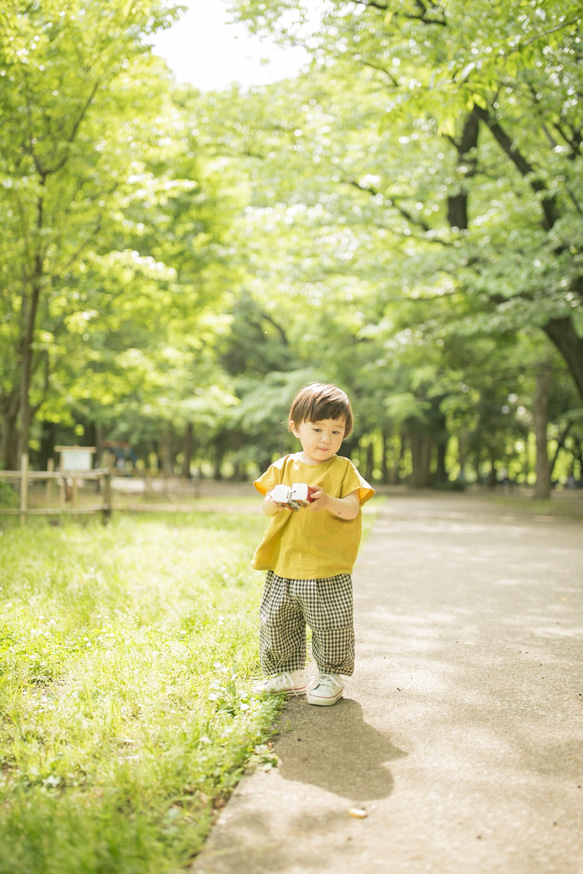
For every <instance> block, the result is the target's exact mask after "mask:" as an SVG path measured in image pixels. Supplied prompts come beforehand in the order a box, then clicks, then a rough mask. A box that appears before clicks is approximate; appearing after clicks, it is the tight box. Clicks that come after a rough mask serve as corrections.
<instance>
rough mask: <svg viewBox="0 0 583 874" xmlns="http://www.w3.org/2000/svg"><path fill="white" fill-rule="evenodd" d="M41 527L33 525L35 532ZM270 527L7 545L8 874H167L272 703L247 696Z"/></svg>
mask: <svg viewBox="0 0 583 874" xmlns="http://www.w3.org/2000/svg"><path fill="white" fill-rule="evenodd" d="M35 522H38V520H35ZM264 527H265V519H264V517H263V516H262V515H260V514H246V515H243V514H240V513H232V512H231V513H208V514H200V513H198V514H197V513H191V514H188V515H180V516H178V515H169V514H165V515H164V516H163V517H162V516H141V515H138V516H114V518H113V520H112V522H111V523H110V524H109V525H108V526H106V527H103V526H102V525H101V523H100V522H99V521H96V520H95V521H90V522H86V524H81V523H80V522H71V523H66V524H64V525H63V526H59V527H52V526H50V525H45V524H43V523H38V524H34V522H31V524H29V526H28V527H26V528H17V527H14V526H5V527H4V529H3V530H2V529H0V617H1V618H0V720H1V721H0V768H1V771H0V874H69V872H70V874H73V872H74V874H98V872H99V874H118V872H119V874H142V872H144V874H145V872H147V874H158V872H160V874H161V872H164V874H171V872H177V871H181V870H184V866H185V865H186V864H187V863H188V862H189V860H190V859H191V858H192V856H193V855H195V854H196V853H197V851H198V850H199V849H200V847H201V845H202V842H203V840H204V838H205V836H206V834H207V832H208V829H209V827H210V824H211V822H212V818H213V815H214V813H215V811H216V810H217V809H218V808H220V806H221V805H222V804H223V803H224V801H225V799H226V798H227V797H228V796H229V794H230V793H231V791H232V789H233V787H234V786H235V785H236V783H237V781H238V780H239V778H240V775H241V773H242V771H243V770H244V769H245V768H246V767H248V766H249V764H250V763H255V764H259V765H261V766H265V767H268V766H269V765H270V751H269V744H268V738H269V736H270V733H271V730H272V729H271V726H272V725H273V722H274V717H275V713H276V712H277V709H278V707H279V706H280V705H279V702H278V701H277V700H276V701H272V700H269V701H263V700H256V699H254V698H253V696H252V695H251V687H252V685H253V679H254V677H256V676H258V675H259V669H258V663H257V642H256V637H257V621H256V615H257V608H258V603H259V598H260V593H261V583H262V578H261V575H260V574H258V573H257V572H256V571H253V570H252V569H251V568H250V567H249V561H250V558H251V555H252V551H253V548H254V547H255V545H256V544H257V543H258V542H259V538H260V536H261V533H262V531H263V529H264Z"/></svg>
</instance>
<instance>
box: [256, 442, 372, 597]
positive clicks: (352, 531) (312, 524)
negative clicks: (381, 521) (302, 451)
mask: <svg viewBox="0 0 583 874" xmlns="http://www.w3.org/2000/svg"><path fill="white" fill-rule="evenodd" d="M279 483H283V484H284V485H286V486H291V485H293V484H294V483H307V484H308V485H310V486H320V487H321V488H322V489H324V491H325V492H326V493H327V494H328V495H331V496H332V497H334V498H345V497H346V495H349V494H351V492H354V491H358V497H359V501H360V505H361V507H362V505H363V504H364V503H365V502H366V501H368V500H369V498H372V496H373V495H374V489H373V488H372V487H371V486H370V485H369V484H368V483H367V481H366V480H365V479H364V478H363V477H362V476H361V475H360V473H359V472H358V470H357V469H356V468H355V466H354V465H353V463H352V462H351V461H350V459H349V458H343V457H341V456H339V455H334V456H332V458H329V459H328V461H325V462H323V464H305V463H304V462H303V461H300V460H299V458H298V456H297V455H285V456H284V457H283V458H280V459H278V461H275V462H274V463H273V464H272V465H271V466H270V467H269V468H268V469H267V470H266V471H265V473H264V474H262V476H260V477H259V479H257V480H255V482H254V483H253V485H254V486H255V488H256V489H257V491H258V492H260V493H261V494H262V495H266V494H267V492H269V491H271V489H272V488H273V487H274V486H276V485H279ZM361 533H362V512H361V511H360V510H359V512H358V515H357V516H356V518H354V519H339V518H338V516H334V515H333V514H332V513H330V512H329V511H328V510H318V511H311V510H309V509H308V508H302V509H301V510H296V511H294V510H282V511H281V512H279V513H276V514H275V516H272V517H271V518H270V521H269V525H268V527H267V530H266V532H265V534H264V536H263V540H262V541H261V543H260V544H259V546H258V547H257V550H256V551H255V555H254V556H253V560H252V562H251V565H252V567H254V568H255V569H256V570H272V571H274V573H276V574H277V575H278V576H280V577H286V578H287V579H292V580H311V579H322V578H323V577H335V576H337V575H338V574H349V573H352V568H353V567H354V563H355V561H356V556H357V554H358V547H359V546H360V538H361Z"/></svg>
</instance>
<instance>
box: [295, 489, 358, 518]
mask: <svg viewBox="0 0 583 874" xmlns="http://www.w3.org/2000/svg"><path fill="white" fill-rule="evenodd" d="M308 510H328V512H329V513H332V514H333V515H334V516H338V518H339V519H346V520H349V519H355V518H356V516H358V511H359V510H360V501H359V500H358V489H357V490H356V491H354V492H351V493H350V494H349V495H346V497H345V498H333V497H332V495H328V494H327V493H326V492H325V491H324V489H321V488H319V487H316V488H314V491H313V492H312V502H311V504H310V505H309V506H308Z"/></svg>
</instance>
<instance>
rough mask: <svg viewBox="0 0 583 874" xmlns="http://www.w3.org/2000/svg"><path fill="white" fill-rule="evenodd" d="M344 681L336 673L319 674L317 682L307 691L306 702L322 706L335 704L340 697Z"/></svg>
mask: <svg viewBox="0 0 583 874" xmlns="http://www.w3.org/2000/svg"><path fill="white" fill-rule="evenodd" d="M343 689H344V683H343V682H342V680H341V679H340V676H339V675H338V674H319V675H318V682H317V683H316V685H315V686H314V688H313V689H312V690H311V691H310V692H308V704H320V705H321V706H323V707H326V706H330V705H331V704H336V702H337V701H338V699H339V698H342V691H343Z"/></svg>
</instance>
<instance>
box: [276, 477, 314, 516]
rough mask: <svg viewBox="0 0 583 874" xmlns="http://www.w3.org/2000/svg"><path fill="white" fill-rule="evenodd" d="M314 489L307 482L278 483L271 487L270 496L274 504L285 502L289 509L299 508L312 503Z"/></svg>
mask: <svg viewBox="0 0 583 874" xmlns="http://www.w3.org/2000/svg"><path fill="white" fill-rule="evenodd" d="M315 491H316V490H315V488H314V487H313V486H309V485H307V483H293V484H292V485H291V486H284V485H283V484H280V485H278V486H275V487H274V488H273V491H272V492H271V498H272V500H273V501H275V503H276V504H285V505H286V506H288V507H289V508H290V510H300V509H301V508H302V507H307V506H308V504H311V503H312V501H313V500H314V498H313V497H312V495H313V494H314V492H315Z"/></svg>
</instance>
